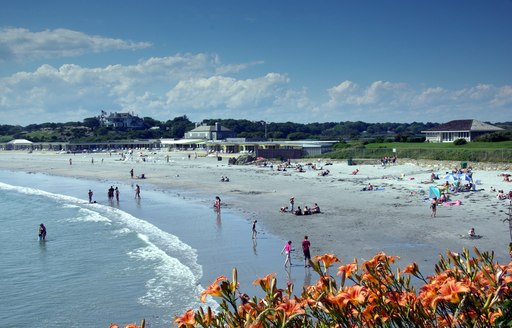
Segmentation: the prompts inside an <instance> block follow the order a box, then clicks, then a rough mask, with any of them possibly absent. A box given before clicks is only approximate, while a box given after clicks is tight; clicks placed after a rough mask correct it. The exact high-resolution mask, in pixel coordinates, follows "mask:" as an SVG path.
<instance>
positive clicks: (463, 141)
mask: <svg viewBox="0 0 512 328" xmlns="http://www.w3.org/2000/svg"><path fill="white" fill-rule="evenodd" d="M467 143H468V142H467V141H466V139H456V140H454V141H453V144H454V145H455V146H463V145H465V144H467Z"/></svg>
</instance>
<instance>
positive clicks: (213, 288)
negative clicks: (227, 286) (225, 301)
mask: <svg viewBox="0 0 512 328" xmlns="http://www.w3.org/2000/svg"><path fill="white" fill-rule="evenodd" d="M226 280H227V279H226V277H224V276H220V277H218V278H217V279H215V282H214V283H213V284H211V285H210V286H208V288H206V289H205V290H204V291H203V292H202V293H201V302H203V303H204V302H205V301H206V296H207V295H211V296H221V295H222V289H221V288H220V285H219V282H220V281H226Z"/></svg>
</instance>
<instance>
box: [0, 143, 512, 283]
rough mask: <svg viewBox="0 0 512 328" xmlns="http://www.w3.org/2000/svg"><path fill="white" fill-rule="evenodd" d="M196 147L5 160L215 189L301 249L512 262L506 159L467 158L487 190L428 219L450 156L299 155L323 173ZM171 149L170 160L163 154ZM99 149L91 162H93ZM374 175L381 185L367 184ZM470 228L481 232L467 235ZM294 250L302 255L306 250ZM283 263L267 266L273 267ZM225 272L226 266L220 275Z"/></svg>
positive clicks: (1, 162)
mask: <svg viewBox="0 0 512 328" xmlns="http://www.w3.org/2000/svg"><path fill="white" fill-rule="evenodd" d="M189 153H190V152H156V153H148V156H147V157H146V161H142V160H140V159H138V160H135V159H134V160H133V161H125V162H123V161H120V160H118V158H119V155H118V154H112V156H110V154H109V153H93V154H77V155H73V154H57V153H52V152H48V153H38V152H34V153H31V154H27V153H21V152H12V151H11V152H0V168H3V169H7V170H16V171H25V172H30V171H33V172H40V173H46V174H51V175H56V176H71V177H78V178H85V179H95V180H100V181H101V180H117V181H121V182H123V183H127V184H129V183H131V182H133V183H135V181H138V182H140V184H141V186H142V195H144V185H153V186H155V187H158V188H160V189H162V190H174V191H180V190H182V191H184V192H187V193H189V195H192V196H196V197H197V198H198V199H200V200H201V201H202V202H204V203H205V204H206V205H210V206H211V205H213V200H214V198H215V196H217V195H218V196H220V198H221V199H222V206H223V207H226V208H229V209H230V210H233V211H235V212H237V213H239V214H240V215H241V216H242V217H244V218H245V219H246V221H247V233H248V234H250V225H251V222H252V220H253V219H256V220H258V228H259V229H263V230H265V231H267V232H268V233H270V234H272V235H274V236H277V237H279V238H281V239H282V240H292V241H293V242H294V245H296V246H295V247H296V248H297V249H300V241H302V239H303V236H304V235H308V236H309V240H310V241H311V253H312V256H314V255H321V254H325V253H333V254H335V255H336V256H337V257H338V258H339V259H340V260H342V262H343V263H347V262H351V261H352V260H353V259H354V258H356V259H357V260H358V261H364V260H365V259H369V258H370V257H372V256H373V255H375V254H376V253H377V252H380V251H384V252H385V253H386V254H388V255H396V256H399V257H400V258H401V260H400V261H398V264H397V265H398V266H399V267H401V268H404V267H405V266H406V265H407V264H409V263H411V262H416V263H417V264H418V265H419V266H420V270H421V271H422V272H424V273H426V274H431V273H433V270H434V264H435V263H437V260H438V255H439V254H443V255H444V254H445V253H446V251H447V250H451V251H455V252H459V251H461V250H462V248H467V249H469V250H470V251H472V249H473V247H475V246H476V247H478V249H479V250H480V251H491V250H493V251H495V257H496V259H497V260H499V261H500V262H504V261H507V260H508V261H510V257H509V255H508V250H507V247H508V243H509V242H510V237H509V231H508V224H506V223H504V222H503V219H505V215H506V213H507V210H508V202H507V201H498V200H497V199H496V198H495V195H494V194H493V193H491V192H490V191H489V188H490V187H491V186H493V187H495V188H496V189H505V192H507V191H508V190H510V188H512V183H509V184H507V183H506V182H502V181H501V180H502V178H501V177H498V174H500V173H503V172H504V171H505V170H506V169H507V166H506V164H504V166H503V167H502V168H503V171H501V169H495V166H490V165H489V166H487V167H488V168H491V170H485V171H484V170H481V169H484V168H486V166H485V165H481V164H480V163H478V164H477V165H474V164H473V163H470V164H469V165H470V166H473V168H474V171H475V174H474V177H475V180H480V181H481V185H478V188H479V189H483V190H481V191H479V192H469V193H458V194H455V195H452V199H454V200H455V199H458V200H461V201H462V205H461V206H453V207H444V206H443V207H439V208H438V212H437V217H436V218H430V210H429V207H428V202H425V197H427V198H428V186H430V184H422V183H420V182H421V181H423V180H427V179H428V177H429V175H430V172H431V171H432V169H436V170H437V171H438V172H439V173H440V174H443V173H444V172H445V171H448V170H451V168H452V167H451V165H453V164H455V163H453V162H443V161H435V162H436V163H437V164H435V163H434V164H431V163H428V162H426V163H424V164H421V163H418V162H415V161H413V160H398V164H397V165H395V166H389V167H387V168H385V169H384V168H382V167H381V166H380V165H360V166H348V165H347V164H346V163H343V162H336V161H329V162H332V165H329V166H326V165H325V164H326V162H325V161H323V160H312V159H304V160H301V161H300V162H301V163H303V164H304V163H307V162H314V163H316V164H317V165H318V166H322V167H323V169H329V171H330V173H329V174H328V175H327V176H318V172H319V171H314V170H306V172H303V173H299V172H295V171H293V170H289V171H286V172H278V171H276V170H271V169H270V168H269V167H257V166H254V165H244V166H236V165H233V166H231V165H228V163H227V158H226V157H227V156H228V155H227V154H226V155H224V156H226V157H224V158H223V160H222V161H218V160H217V158H216V157H215V158H212V157H201V156H199V157H198V158H197V159H195V158H194V157H193V156H192V158H191V159H189V158H188V156H187V155H188V154H189ZM192 154H193V152H192ZM167 155H169V156H170V161H169V162H167V161H166V158H165V157H166V156H167ZM233 156H234V155H232V156H230V157H233ZM93 157H94V164H91V159H92V158H93ZM69 158H72V159H73V165H69V162H68V161H69ZM402 161H403V162H402ZM433 165H437V166H433ZM131 168H133V169H134V171H135V175H139V174H142V173H144V174H145V176H146V177H147V179H130V175H129V170H130V169H131ZM355 168H359V169H360V172H359V174H357V175H351V172H352V170H353V169H355ZM479 168H480V169H479ZM221 176H228V177H229V178H230V181H229V182H220V178H221ZM402 177H403V178H402ZM368 182H371V183H372V184H373V185H374V186H376V187H379V188H382V189H383V190H380V191H372V192H363V191H361V189H362V188H363V187H364V186H366V184H367V183H368ZM507 188H508V189H507ZM290 197H295V204H296V205H295V206H301V207H303V206H304V205H308V206H311V205H313V204H314V203H318V204H319V206H320V208H321V210H322V213H320V214H314V215H310V216H295V215H292V214H290V213H281V212H280V211H279V208H280V207H282V206H288V201H289V198H290ZM85 198H86V195H84V199H85ZM208 199H210V200H208ZM208 203H210V204H208ZM471 227H474V228H475V229H476V232H477V234H479V235H482V236H483V237H482V238H481V239H475V240H472V239H468V238H465V235H466V234H467V231H468V230H469V229H470V228H471ZM263 242H264V240H262V241H260V244H261V243H263ZM279 251H280V250H276V252H279ZM295 253H296V254H295V256H296V257H297V259H295V262H297V261H298V260H300V259H301V252H300V251H299V250H298V251H297V252H295ZM233 261H234V262H236V259H233ZM231 268H232V267H229V268H227V269H229V270H231ZM281 269H282V267H279V268H273V267H269V269H268V273H270V272H274V271H276V270H281ZM220 274H224V273H218V274H217V275H220ZM279 283H280V282H279Z"/></svg>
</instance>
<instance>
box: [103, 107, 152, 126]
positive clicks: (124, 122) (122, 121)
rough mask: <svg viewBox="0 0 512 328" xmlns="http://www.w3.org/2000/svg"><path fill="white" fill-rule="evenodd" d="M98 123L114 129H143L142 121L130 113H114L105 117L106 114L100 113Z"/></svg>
mask: <svg viewBox="0 0 512 328" xmlns="http://www.w3.org/2000/svg"><path fill="white" fill-rule="evenodd" d="M100 121H101V123H102V124H103V125H105V126H112V127H114V128H131V129H142V128H144V119H142V118H140V117H138V116H136V115H133V114H130V113H117V112H114V113H110V114H108V115H107V113H106V112H104V111H101V116H100Z"/></svg>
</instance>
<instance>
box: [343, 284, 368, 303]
mask: <svg viewBox="0 0 512 328" xmlns="http://www.w3.org/2000/svg"><path fill="white" fill-rule="evenodd" d="M343 293H344V294H345V295H346V296H345V297H346V298H347V300H348V301H349V302H350V303H352V304H354V305H357V304H362V303H363V302H364V301H365V299H366V296H367V295H368V293H367V291H366V288H365V287H363V286H359V285H355V286H350V287H346V288H344V290H343Z"/></svg>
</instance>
